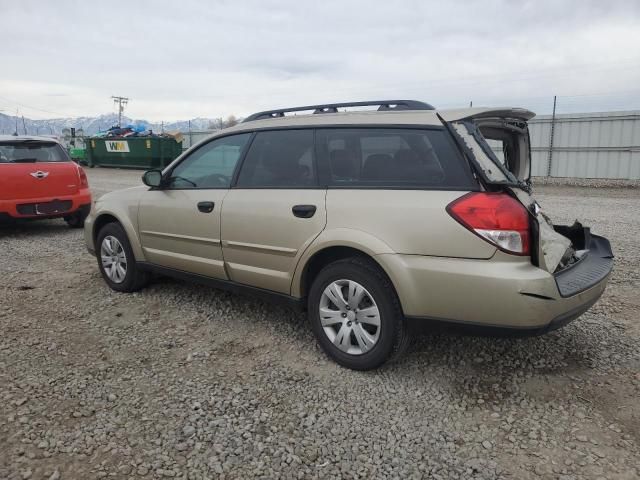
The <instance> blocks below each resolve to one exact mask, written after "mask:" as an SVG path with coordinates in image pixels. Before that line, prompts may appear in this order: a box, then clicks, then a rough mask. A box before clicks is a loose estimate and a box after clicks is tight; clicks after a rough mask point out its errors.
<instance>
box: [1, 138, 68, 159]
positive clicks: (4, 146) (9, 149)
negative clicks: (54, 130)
mask: <svg viewBox="0 0 640 480" xmlns="http://www.w3.org/2000/svg"><path fill="white" fill-rule="evenodd" d="M69 160H70V158H69V156H68V155H67V152H65V150H64V149H63V148H62V147H61V146H60V145H59V144H58V143H56V142H41V141H22V142H3V143H0V163H37V162H67V161H69Z"/></svg>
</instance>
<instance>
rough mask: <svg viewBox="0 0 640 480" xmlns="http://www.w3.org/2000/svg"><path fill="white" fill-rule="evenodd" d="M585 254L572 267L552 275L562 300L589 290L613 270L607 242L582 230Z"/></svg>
mask: <svg viewBox="0 0 640 480" xmlns="http://www.w3.org/2000/svg"><path fill="white" fill-rule="evenodd" d="M584 235H585V247H586V249H587V252H586V253H585V254H584V255H583V256H582V258H580V260H578V261H577V262H576V263H574V264H573V265H571V266H569V267H567V268H565V269H564V270H562V271H560V272H558V273H556V274H554V278H555V280H556V285H557V286H558V291H559V292H560V295H561V296H562V297H563V298H567V297H571V296H573V295H576V294H578V293H580V292H584V291H585V290H588V289H590V288H591V287H593V286H594V285H597V284H598V283H600V282H601V281H603V280H604V279H605V278H606V277H607V276H608V275H609V273H610V272H611V270H612V269H613V252H612V251H611V244H610V243H609V240H607V239H606V238H604V237H600V236H598V235H593V234H591V232H590V231H589V229H588V228H585V229H584Z"/></svg>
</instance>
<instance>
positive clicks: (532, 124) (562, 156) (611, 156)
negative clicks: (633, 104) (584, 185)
mask: <svg viewBox="0 0 640 480" xmlns="http://www.w3.org/2000/svg"><path fill="white" fill-rule="evenodd" d="M529 130H530V133H531V156H532V174H533V176H537V177H546V176H551V177H572V178H620V179H629V180H636V179H640V111H627V112H605V113H574V114H564V115H556V116H555V120H554V119H553V118H552V116H551V115H541V116H539V117H534V118H533V119H532V120H530V121H529ZM552 132H553V138H552V137H551V134H552ZM551 145H552V147H551Z"/></svg>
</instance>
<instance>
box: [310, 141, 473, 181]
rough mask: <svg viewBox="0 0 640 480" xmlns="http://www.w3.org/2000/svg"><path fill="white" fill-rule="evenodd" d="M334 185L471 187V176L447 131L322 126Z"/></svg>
mask: <svg viewBox="0 0 640 480" xmlns="http://www.w3.org/2000/svg"><path fill="white" fill-rule="evenodd" d="M318 142H319V143H320V151H322V152H323V154H324V155H325V156H326V158H327V159H328V162H327V163H328V165H329V179H328V183H329V185H332V186H344V187H348V186H371V187H394V188H423V187H434V188H445V187H446V188H449V187H454V188H471V187H473V186H474V183H473V177H472V174H471V171H470V170H469V167H468V165H467V164H466V162H465V160H464V158H463V157H462V156H461V155H460V153H459V152H458V150H457V149H456V146H455V144H454V143H453V141H452V139H451V138H450V137H449V135H448V134H447V132H446V131H445V130H431V129H429V130H427V129H425V130H419V129H400V128H399V129H396V128H367V129H365V128H362V129H346V128H345V129H322V130H318Z"/></svg>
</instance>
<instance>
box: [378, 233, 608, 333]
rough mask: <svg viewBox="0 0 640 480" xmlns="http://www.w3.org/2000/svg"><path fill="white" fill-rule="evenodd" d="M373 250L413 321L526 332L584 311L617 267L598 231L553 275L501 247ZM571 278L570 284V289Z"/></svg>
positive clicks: (540, 330)
mask: <svg viewBox="0 0 640 480" xmlns="http://www.w3.org/2000/svg"><path fill="white" fill-rule="evenodd" d="M376 258H378V260H379V261H380V263H381V264H382V265H383V267H384V269H385V270H386V271H387V273H388V274H389V276H390V278H391V280H392V282H393V283H394V285H395V287H396V291H397V292H398V296H399V297H400V303H401V304H402V308H403V311H404V314H405V316H406V317H408V318H409V319H411V320H412V323H420V322H423V323H438V324H459V325H460V324H461V325H465V326H469V327H481V329H482V330H485V331H487V332H488V331H491V330H494V331H511V332H515V333H517V332H520V333H523V334H538V333H544V332H547V331H550V330H555V329H557V328H560V327H561V326H564V325H566V324H567V323H569V322H570V321H571V320H573V319H575V318H577V317H579V316H580V315H582V314H583V313H584V312H585V311H586V310H588V309H589V308H590V307H591V306H592V305H593V304H594V303H595V302H596V301H597V300H598V299H599V298H600V296H601V295H602V293H603V292H604V290H605V287H606V284H607V280H608V277H609V274H610V272H611V269H612V267H613V254H612V253H611V247H610V245H609V242H608V241H607V240H606V239H604V238H602V237H596V236H595V235H594V236H592V242H591V245H590V250H589V252H588V253H587V254H586V255H585V256H584V257H583V258H582V259H581V260H580V261H579V262H578V263H576V264H575V265H574V266H573V267H571V268H568V269H566V270H565V271H563V272H561V273H560V274H557V275H555V276H554V275H552V274H550V273H549V272H547V271H545V270H542V269H540V268H538V267H536V266H534V265H532V264H531V263H530V262H529V259H528V258H522V257H515V256H513V255H508V254H506V253H503V252H500V251H498V252H496V254H495V255H494V256H493V257H492V258H491V259H489V260H471V259H461V258H441V257H425V256H419V255H396V254H383V255H378V256H377V257H376ZM569 285H571V286H572V287H571V288H572V289H573V290H571V291H569V290H567V288H569V287H568V286H569ZM567 293H568V294H567ZM565 294H566V295H565Z"/></svg>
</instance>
